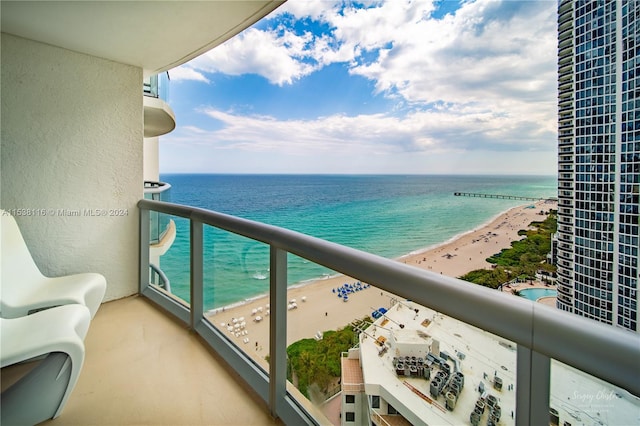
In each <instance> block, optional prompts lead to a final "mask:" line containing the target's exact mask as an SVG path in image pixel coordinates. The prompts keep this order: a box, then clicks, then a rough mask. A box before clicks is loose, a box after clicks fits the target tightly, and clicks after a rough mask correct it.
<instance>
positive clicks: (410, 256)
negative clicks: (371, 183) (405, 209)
mask: <svg viewBox="0 0 640 426" xmlns="http://www.w3.org/2000/svg"><path fill="white" fill-rule="evenodd" d="M531 205H535V206H537V207H539V206H540V205H545V206H546V205H554V206H555V208H557V201H550V200H548V199H547V200H540V201H536V202H534V203H533V204H530V203H527V204H522V205H520V206H515V207H510V208H509V209H507V210H504V211H502V212H501V213H498V214H497V215H495V216H493V217H491V218H490V219H488V220H487V221H486V222H484V223H482V224H480V225H478V226H476V227H475V228H473V229H471V230H468V231H464V232H461V233H458V234H456V235H454V236H452V237H451V238H449V239H447V240H445V241H443V242H440V243H435V244H432V245H430V246H427V247H424V248H420V249H416V250H412V251H410V252H409V253H407V254H403V255H400V256H398V257H395V258H392V260H396V261H400V262H404V263H408V262H407V261H413V262H417V263H418V264H420V262H419V261H417V260H416V258H418V257H419V256H422V255H424V254H428V253H431V252H435V251H437V252H441V250H439V249H441V248H442V247H448V246H451V245H455V244H456V243H457V242H458V241H459V240H461V239H463V238H465V237H467V236H469V235H471V234H473V233H475V232H478V231H481V230H483V229H485V228H489V227H491V225H493V224H494V222H497V221H498V219H500V218H502V217H507V216H508V215H509V213H510V212H512V211H516V210H520V209H528V208H529V206H531ZM550 208H551V207H550ZM532 210H534V211H539V209H538V208H536V209H532ZM547 210H548V209H547ZM544 217H545V218H546V211H545V216H544ZM531 222H533V220H531V221H530V222H529V223H531ZM528 225H529V224H527V225H526V226H528ZM521 229H524V228H521ZM516 232H517V231H516ZM518 239H520V238H518ZM513 241H516V240H513ZM508 247H509V246H505V247H502V248H508ZM455 250H456V249H454V251H455ZM499 251H500V250H498V251H496V252H494V253H491V254H489V255H488V256H490V255H492V254H495V253H498V252H499ZM480 253H481V254H482V252H480ZM488 256H487V257H488ZM418 260H419V259H418ZM487 265H490V264H489V263H488V262H487ZM423 269H424V268H423ZM474 269H480V268H474ZM474 269H469V271H467V272H470V271H472V270H474ZM467 272H465V273H462V274H459V275H457V276H455V278H457V277H459V276H462V275H464V274H466V273H467ZM340 277H345V278H348V279H351V278H350V277H346V276H345V275H344V274H341V273H339V272H337V273H335V274H331V275H324V276H321V277H315V278H309V279H305V280H302V281H298V282H296V283H294V284H291V285H289V286H287V291H291V290H294V289H297V288H303V287H306V286H309V285H315V284H317V283H319V282H322V281H325V280H334V279H337V278H340ZM266 297H269V292H268V291H267V292H265V293H260V294H256V295H254V296H251V297H248V298H246V299H243V300H239V301H237V302H233V303H229V304H228V305H224V306H220V307H218V308H212V309H209V310H207V311H206V312H205V313H206V314H207V315H215V314H218V313H221V312H225V311H226V310H229V309H235V308H238V307H241V306H243V305H247V304H251V303H253V302H255V301H256V300H259V299H262V298H266Z"/></svg>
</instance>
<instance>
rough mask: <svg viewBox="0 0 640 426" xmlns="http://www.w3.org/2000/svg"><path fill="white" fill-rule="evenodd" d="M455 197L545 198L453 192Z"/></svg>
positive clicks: (528, 199) (538, 198)
mask: <svg viewBox="0 0 640 426" xmlns="http://www.w3.org/2000/svg"><path fill="white" fill-rule="evenodd" d="M453 195H455V196H456V197H477V198H500V199H503V200H526V201H540V200H545V198H540V197H537V198H536V197H521V196H518V195H500V194H479V193H475V192H454V193H453Z"/></svg>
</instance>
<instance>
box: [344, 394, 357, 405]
mask: <svg viewBox="0 0 640 426" xmlns="http://www.w3.org/2000/svg"><path fill="white" fill-rule="evenodd" d="M344 402H346V403H347V404H355V402H356V396H355V395H345V396H344Z"/></svg>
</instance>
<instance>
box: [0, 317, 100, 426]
mask: <svg viewBox="0 0 640 426" xmlns="http://www.w3.org/2000/svg"><path fill="white" fill-rule="evenodd" d="M90 321H91V314H90V312H89V309H88V308H87V307H86V306H83V305H64V306H58V307H55V308H51V309H47V310H44V311H40V312H36V313H35V314H32V315H29V316H26V317H20V318H11V319H6V318H0V333H1V337H0V343H1V346H0V359H1V367H2V368H4V367H7V366H10V365H13V364H16V363H19V362H22V361H27V360H30V359H32V358H36V357H41V356H42V355H46V358H44V359H43V360H42V361H40V363H39V364H38V365H37V366H36V367H35V368H33V369H32V370H31V371H30V372H29V373H27V374H26V375H25V376H23V377H22V378H21V379H20V380H18V381H17V382H16V383H14V384H13V385H12V386H11V387H9V388H8V389H6V390H5V391H4V392H2V397H1V402H0V404H1V405H2V410H1V412H0V415H1V417H0V422H1V423H2V424H7V425H9V424H11V425H13V424H37V423H40V422H42V421H44V420H47V419H51V418H55V417H57V416H58V415H60V413H61V412H62V409H63V408H64V405H65V403H66V402H67V399H68V398H69V395H70V394H71V391H73V388H74V387H75V385H76V382H77V381H78V377H79V375H80V370H81V369H82V364H83V362H84V343H83V341H84V337H85V336H86V334H87V330H88V329H89V322H90Z"/></svg>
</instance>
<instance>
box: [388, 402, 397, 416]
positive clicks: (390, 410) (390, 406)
mask: <svg viewBox="0 0 640 426" xmlns="http://www.w3.org/2000/svg"><path fill="white" fill-rule="evenodd" d="M387 414H398V411H397V410H396V409H395V408H393V406H392V405H391V404H389V405H387Z"/></svg>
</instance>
